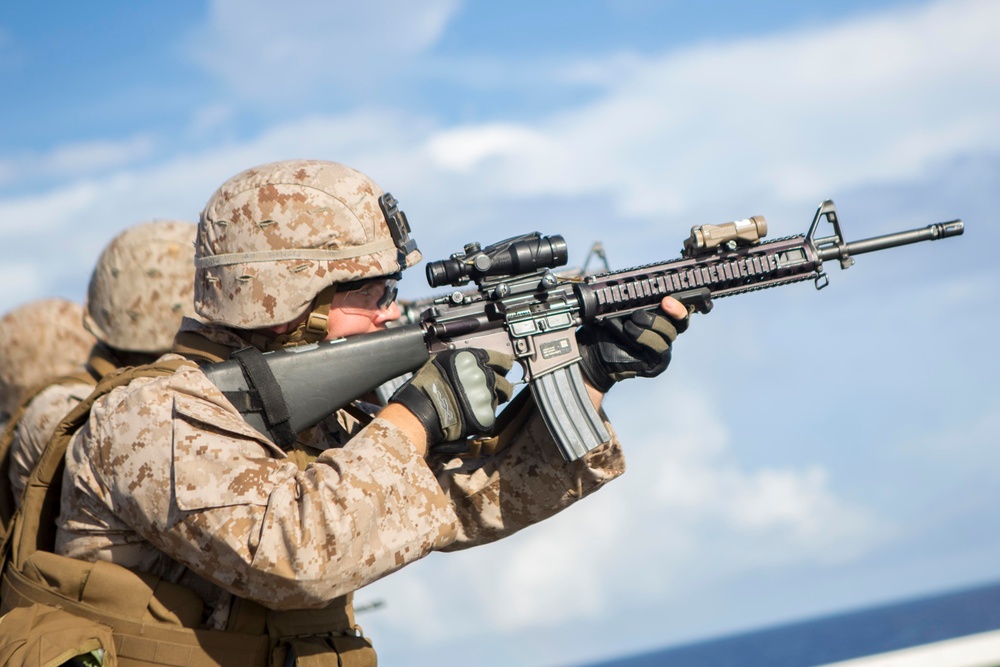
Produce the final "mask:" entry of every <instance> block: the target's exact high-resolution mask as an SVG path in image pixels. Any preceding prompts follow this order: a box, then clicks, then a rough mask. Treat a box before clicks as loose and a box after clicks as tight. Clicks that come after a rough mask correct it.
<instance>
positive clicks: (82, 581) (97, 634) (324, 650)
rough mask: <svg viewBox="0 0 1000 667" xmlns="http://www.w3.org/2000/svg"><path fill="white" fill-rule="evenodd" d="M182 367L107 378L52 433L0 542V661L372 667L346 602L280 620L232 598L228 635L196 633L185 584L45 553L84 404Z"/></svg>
mask: <svg viewBox="0 0 1000 667" xmlns="http://www.w3.org/2000/svg"><path fill="white" fill-rule="evenodd" d="M185 365H194V364H193V363H192V362H189V361H180V360H175V361H168V362H161V363H157V364H151V365H148V366H142V367H138V368H125V369H122V370H121V371H119V372H116V373H113V374H111V375H109V376H106V377H105V378H104V379H102V380H101V382H99V383H98V385H97V388H96V389H95V390H94V392H93V393H92V394H91V395H90V396H89V397H88V398H87V399H86V400H85V401H83V402H82V403H80V404H79V405H78V406H77V407H76V408H75V409H74V410H73V411H72V412H71V413H70V414H69V415H67V417H66V418H65V419H64V420H63V421H62V423H60V425H59V426H58V427H57V429H56V434H55V435H54V436H53V439H52V440H51V441H50V442H49V445H48V447H46V449H45V452H44V453H43V454H42V458H41V460H40V461H39V463H38V465H37V466H36V467H35V470H34V471H33V472H32V475H31V477H30V478H29V480H28V485H27V487H26V489H25V493H24V497H23V500H22V505H21V508H20V509H19V510H18V512H17V513H16V514H15V516H14V520H13V525H12V527H11V530H10V532H9V533H8V535H7V538H6V540H5V541H4V543H3V557H4V568H3V575H2V580H0V613H4V614H6V616H5V617H4V618H3V622H0V658H6V657H8V656H10V657H11V658H12V662H11V664H38V663H28V662H26V661H28V660H36V659H38V658H39V655H40V653H41V652H43V651H44V650H48V656H49V657H53V656H55V659H57V660H61V659H67V658H68V657H72V656H73V655H76V654H77V653H73V651H74V650H76V651H83V650H86V651H91V650H93V647H97V646H99V647H100V648H101V649H103V651H104V663H103V664H104V665H105V666H108V667H111V666H113V665H122V666H123V667H140V666H141V667H147V666H151V665H171V666H177V667H208V666H210V665H234V666H236V665H239V666H241V667H242V666H243V665H248V666H251V667H258V666H259V667H266V666H272V665H273V666H279V665H280V666H282V667H284V666H285V665H293V664H294V665H301V666H303V667H374V666H375V665H376V664H377V663H376V659H375V652H374V650H373V649H372V647H371V643H370V642H369V641H368V640H367V639H365V638H364V637H362V636H360V634H359V633H358V631H357V628H356V626H355V624H354V613H353V609H352V607H351V596H350V595H347V596H344V597H341V598H338V599H337V600H334V601H333V602H332V603H331V604H330V605H328V606H327V607H325V608H323V609H318V610H301V611H299V610H293V611H284V612H278V611H272V610H268V609H265V608H264V607H262V606H261V605H259V604H256V603H254V602H251V601H249V600H245V599H239V598H237V599H235V600H234V603H233V608H232V612H231V613H230V619H229V624H228V627H227V629H226V630H207V629H204V628H202V627H201V622H202V617H203V606H204V605H203V603H202V600H201V598H200V597H199V596H198V595H197V594H196V593H195V592H194V591H192V590H190V589H188V588H186V587H184V586H180V585H177V584H172V583H170V582H167V581H164V580H162V579H161V578H160V577H158V576H156V575H152V574H148V573H144V572H134V571H132V570H129V569H127V568H124V567H121V566H119V565H114V564H112V563H106V562H96V563H90V562H86V561H81V560H76V559H73V558H68V557H65V556H59V555H56V554H54V553H52V551H53V548H54V543H55V532H56V528H55V526H56V523H55V521H56V516H57V514H58V511H59V504H60V495H61V480H62V474H63V469H64V467H65V464H64V457H65V452H66V448H67V447H68V445H69V441H70V439H71V438H72V436H73V434H74V433H76V431H77V430H79V429H80V428H81V427H82V426H83V425H84V424H85V423H86V421H87V419H88V417H89V414H90V409H91V406H92V405H93V403H94V401H95V400H96V399H97V398H99V397H100V396H103V395H104V394H107V393H108V392H110V391H111V390H113V389H114V388H116V387H119V386H124V385H126V384H128V383H129V382H131V381H132V380H133V379H135V378H139V377H158V376H162V375H169V374H173V373H175V372H177V370H178V369H180V368H181V367H182V366H185ZM298 460H301V457H298ZM303 463H304V461H303ZM52 614H63V615H65V616H64V618H65V619H68V620H73V621H75V622H82V623H83V624H84V626H85V627H84V629H83V630H81V629H80V627H78V626H77V627H74V631H73V632H68V631H67V632H58V631H56V632H48V634H46V631H45V628H52V627H57V628H58V627H60V625H61V624H60V622H59V620H58V618H57V619H56V621H55V622H52V620H51V615H52ZM43 625H44V626H45V627H43ZM25 628H28V630H27V632H28V635H27V637H25V635H24V633H25ZM26 640H27V641H26ZM84 640H86V641H84ZM60 641H61V642H64V643H65V645H64V646H60V645H59V642H60ZM53 646H55V648H54V647H53ZM59 650H62V651H63V653H60V652H59ZM42 657H45V656H42ZM4 664H8V663H7V662H6V661H5V662H4ZM45 664H49V663H45ZM52 664H58V662H56V663H52Z"/></svg>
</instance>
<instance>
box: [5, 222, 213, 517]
mask: <svg viewBox="0 0 1000 667" xmlns="http://www.w3.org/2000/svg"><path fill="white" fill-rule="evenodd" d="M195 231H196V228H195V225H194V224H192V223H190V222H179V221H173V220H157V221H154V222H145V223H140V224H138V225H134V226H132V227H129V228H128V229H126V230H125V231H123V232H121V233H120V234H118V235H117V236H116V237H115V238H114V239H112V240H111V242H110V243H109V244H108V245H107V247H105V249H104V250H103V251H102V253H101V256H100V258H99V259H98V261H97V264H96V266H95V267H94V271H93V273H92V275H91V278H90V284H89V286H88V289H87V304H86V307H85V308H84V309H83V311H82V312H80V310H79V307H77V311H76V313H77V315H76V321H77V322H78V323H80V322H82V325H83V326H85V327H86V329H87V331H89V332H91V333H92V334H93V335H94V336H96V338H97V341H96V344H94V345H93V347H92V349H90V356H89V358H88V357H87V356H86V353H82V354H80V356H79V357H77V362H78V363H79V362H80V361H83V360H86V361H87V363H86V364H85V365H80V366H78V367H77V368H76V369H75V370H77V371H78V373H77V375H78V378H77V379H76V380H75V381H70V380H69V378H67V380H66V381H64V382H62V383H58V384H51V385H49V386H48V387H46V388H45V389H43V390H41V392H40V393H38V394H37V395H35V396H34V397H33V398H32V399H31V401H30V403H28V404H27V405H26V406H25V408H24V412H23V415H22V416H21V418H20V419H19V421H18V424H17V425H16V428H15V430H14V432H13V434H12V441H11V445H10V454H9V456H10V471H9V479H10V485H11V491H12V493H13V497H14V499H15V502H17V501H18V500H19V499H20V497H21V492H22V491H23V490H24V484H25V481H26V480H27V478H28V475H29V474H30V473H31V470H32V468H34V466H35V463H36V462H37V461H38V458H39V457H40V456H41V454H42V450H43V449H45V445H46V444H47V443H48V441H49V439H50V438H51V437H52V433H53V431H54V430H55V427H56V425H57V424H58V423H59V421H60V420H62V418H63V417H64V416H66V414H67V413H69V411H70V410H72V409H73V408H74V407H75V406H76V405H77V403H79V402H80V401H82V400H83V399H84V398H86V397H87V395H88V394H89V393H90V392H91V390H92V389H93V388H94V385H95V384H96V382H97V380H99V379H100V378H101V377H102V376H103V375H105V374H107V373H109V372H110V371H112V370H114V369H116V368H119V367H121V366H124V365H138V364H143V363H149V362H151V361H153V360H155V359H156V358H157V357H159V356H160V355H162V354H163V353H165V352H167V351H168V350H169V349H170V347H171V344H172V343H173V338H174V334H175V333H176V331H177V328H178V327H179V325H180V322H181V319H182V318H183V317H184V316H186V315H192V314H193V311H194V305H193V293H194V285H193V277H194V239H195ZM77 326H78V327H79V326H80V325H79V324H78V325H77ZM87 340H88V341H91V342H93V341H94V338H93V337H91V336H89V335H88V336H87ZM69 370H70V369H66V370H64V371H62V372H63V373H66V372H68V371H69Z"/></svg>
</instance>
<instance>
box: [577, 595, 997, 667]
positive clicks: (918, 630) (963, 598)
mask: <svg viewBox="0 0 1000 667" xmlns="http://www.w3.org/2000/svg"><path fill="white" fill-rule="evenodd" d="M997 629H1000V583H995V584H990V585H987V586H981V587H977V588H972V589H966V590H961V591H957V592H952V593H945V594H941V595H934V596H929V597H925V598H920V599H916V600H908V601H906V602H898V603H894V604H887V605H884V606H879V607H872V608H868V609H863V610H860V611H853V612H847V613H842V614H836V615H832V616H826V617H823V618H817V619H812V620H807V621H801V622H797V623H792V624H789V625H783V626H778V627H773V628H766V629H763V630H755V631H751V632H746V633H742V634H738V635H731V636H728V637H721V638H718V639H710V640H706V641H700V642H697V643H692V644H686V645H681V646H674V647H670V648H665V649H662V650H658V651H653V652H650V653H644V654H641V655H635V656H631V657H626V658H617V659H615V660H610V661H606V662H598V663H591V664H589V665H586V666H581V667H654V666H655V667H661V666H663V665H668V666H669V667H747V666H748V665H749V666H755V665H762V666H766V667H809V666H811V665H823V664H826V663H830V662H837V661H840V660H849V659H852V658H859V657H861V656H866V655H872V654H875V653H884V652H886V651H895V650H897V649H903V648H908V647H910V646H917V645H920V644H928V643H931V642H937V641H943V640H945V639H952V638H955V637H962V636H965V635H970V634H975V633H978V632H987V631H990V630H997Z"/></svg>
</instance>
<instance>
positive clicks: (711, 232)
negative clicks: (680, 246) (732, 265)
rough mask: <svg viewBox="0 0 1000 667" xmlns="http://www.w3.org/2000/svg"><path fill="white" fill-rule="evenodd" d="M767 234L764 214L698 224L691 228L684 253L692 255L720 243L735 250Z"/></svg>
mask: <svg viewBox="0 0 1000 667" xmlns="http://www.w3.org/2000/svg"><path fill="white" fill-rule="evenodd" d="M766 235H767V221H766V220H764V216H762V215H755V216H753V217H752V218H746V219H744V220H736V221H735V222H727V223H724V224H721V225H697V226H695V227H692V228H691V238H689V239H685V241H684V253H683V254H684V255H685V256H686V257H691V256H693V255H698V254H701V253H704V252H706V251H708V250H711V249H713V248H716V247H718V246H720V245H725V246H726V247H727V248H728V249H730V250H735V249H736V247H737V246H741V245H750V244H751V243H754V242H755V241H759V240H760V239H762V238H764V237H765V236H766Z"/></svg>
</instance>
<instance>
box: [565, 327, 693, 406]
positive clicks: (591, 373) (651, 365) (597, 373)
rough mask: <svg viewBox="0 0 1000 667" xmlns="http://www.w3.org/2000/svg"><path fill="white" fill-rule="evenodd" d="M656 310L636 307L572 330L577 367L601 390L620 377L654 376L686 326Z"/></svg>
mask: <svg viewBox="0 0 1000 667" xmlns="http://www.w3.org/2000/svg"><path fill="white" fill-rule="evenodd" d="M688 321H689V318H688V317H685V318H684V319H682V320H674V319H672V318H670V317H667V316H666V315H664V314H663V313H662V312H660V311H656V312H653V313H651V312H649V311H645V310H637V311H635V312H634V313H632V314H631V315H630V316H629V317H622V318H614V319H608V320H604V321H603V322H600V323H597V322H593V323H590V324H586V325H584V326H582V327H580V329H579V330H578V331H577V332H576V342H577V344H578V345H579V346H580V357H581V358H580V368H581V370H582V371H583V375H584V377H585V378H587V380H589V381H590V384H592V385H593V386H594V388H595V389H598V390H600V391H602V392H607V391H608V390H609V389H611V386H612V385H613V384H614V383H615V382H618V381H620V380H627V379H628V378H634V377H646V378H651V377H656V376H657V375H659V374H660V373H662V372H663V371H665V370H666V369H667V365H668V364H669V363H670V345H671V343H673V342H674V340H675V339H676V338H677V334H679V333H683V332H684V331H685V330H686V329H687V327H688Z"/></svg>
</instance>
